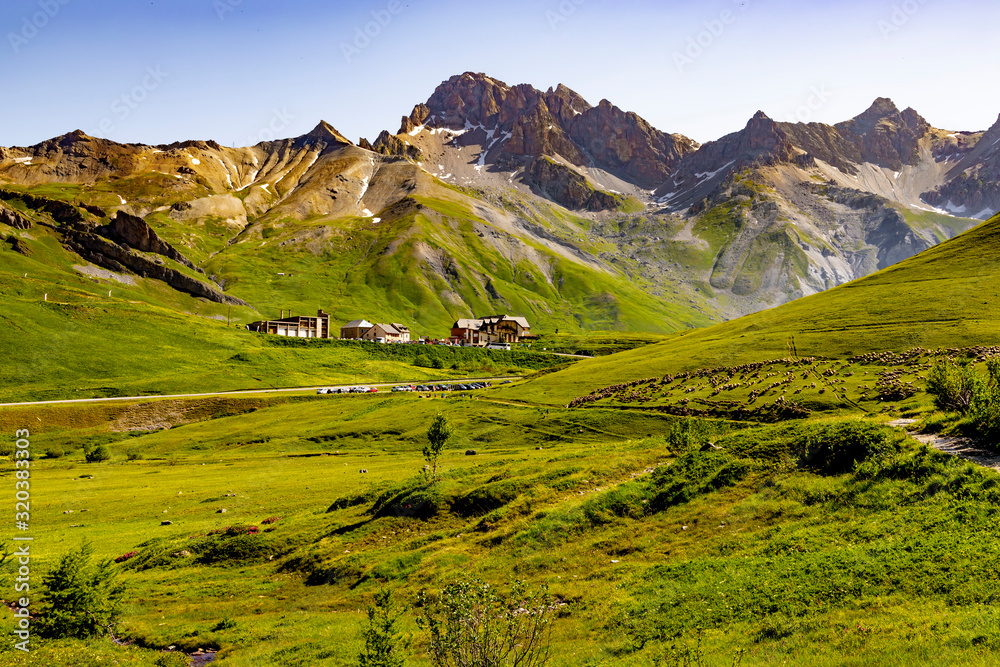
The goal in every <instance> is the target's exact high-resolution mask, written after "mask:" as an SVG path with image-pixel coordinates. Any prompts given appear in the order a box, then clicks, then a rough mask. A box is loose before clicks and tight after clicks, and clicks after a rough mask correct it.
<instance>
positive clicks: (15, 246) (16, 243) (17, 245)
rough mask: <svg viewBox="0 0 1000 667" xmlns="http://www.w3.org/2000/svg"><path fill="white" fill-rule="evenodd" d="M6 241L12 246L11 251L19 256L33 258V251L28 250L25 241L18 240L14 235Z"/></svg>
mask: <svg viewBox="0 0 1000 667" xmlns="http://www.w3.org/2000/svg"><path fill="white" fill-rule="evenodd" d="M4 240H5V241H6V243H7V245H9V246H10V249H11V250H13V251H14V252H16V253H17V254H19V255H24V256H25V257H30V256H31V249H30V248H28V246H27V245H26V244H25V243H24V242H23V241H21V239H19V238H17V237H16V236H14V235H13V234H11V235H10V236H8V237H7V238H6V239H4Z"/></svg>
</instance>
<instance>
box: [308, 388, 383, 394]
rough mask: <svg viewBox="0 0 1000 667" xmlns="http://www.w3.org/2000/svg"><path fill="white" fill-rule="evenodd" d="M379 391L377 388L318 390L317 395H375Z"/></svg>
mask: <svg viewBox="0 0 1000 667" xmlns="http://www.w3.org/2000/svg"><path fill="white" fill-rule="evenodd" d="M377 392H378V389H377V388H375V387H340V388H337V389H325V388H323V389H317V390H316V393H317V394H374V393H377Z"/></svg>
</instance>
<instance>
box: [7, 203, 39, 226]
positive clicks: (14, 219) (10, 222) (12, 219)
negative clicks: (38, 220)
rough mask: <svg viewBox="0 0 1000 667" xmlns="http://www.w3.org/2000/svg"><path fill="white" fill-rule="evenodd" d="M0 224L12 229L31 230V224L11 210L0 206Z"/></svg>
mask: <svg viewBox="0 0 1000 667" xmlns="http://www.w3.org/2000/svg"><path fill="white" fill-rule="evenodd" d="M0 223H3V224H5V225H7V226H8V227H13V228H14V229H31V228H32V226H33V225H32V222H31V220H28V219H27V218H26V217H24V216H23V215H21V214H20V213H19V212H18V211H15V210H14V209H12V208H7V207H6V206H4V205H3V204H0Z"/></svg>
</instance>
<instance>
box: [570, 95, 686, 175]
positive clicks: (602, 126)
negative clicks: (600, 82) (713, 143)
mask: <svg viewBox="0 0 1000 667" xmlns="http://www.w3.org/2000/svg"><path fill="white" fill-rule="evenodd" d="M570 137H571V138H572V139H573V140H574V141H575V142H576V143H577V144H578V145H581V146H583V147H584V148H586V149H587V152H588V153H589V155H590V157H591V158H592V160H593V161H594V163H595V164H596V165H599V166H601V167H602V168H604V169H606V170H608V171H610V172H612V173H614V174H619V175H623V176H624V177H626V180H629V181H631V182H633V183H635V184H637V185H639V186H640V187H643V188H646V189H652V188H655V187H657V186H659V185H660V184H661V183H663V182H664V181H665V180H667V177H668V176H669V175H670V174H671V173H673V171H674V170H675V169H676V168H677V165H678V164H679V163H680V161H681V159H682V158H683V157H684V156H685V155H687V154H689V153H692V152H693V151H694V150H695V149H696V148H697V147H698V144H697V143H696V142H695V141H693V140H691V139H688V138H687V137H685V136H683V135H680V134H666V133H664V132H660V131H659V130H657V129H656V128H654V127H653V126H652V125H650V124H649V123H647V122H646V121H645V120H643V119H642V118H641V117H639V116H638V115H636V114H634V113H632V112H625V111H622V110H621V109H619V108H618V107H616V106H614V105H613V104H611V103H610V102H608V101H607V100H601V103H600V104H598V105H597V106H596V107H592V108H590V109H587V110H586V111H583V112H581V113H580V114H579V115H577V116H576V117H575V118H574V119H573V121H572V125H571V129H570Z"/></svg>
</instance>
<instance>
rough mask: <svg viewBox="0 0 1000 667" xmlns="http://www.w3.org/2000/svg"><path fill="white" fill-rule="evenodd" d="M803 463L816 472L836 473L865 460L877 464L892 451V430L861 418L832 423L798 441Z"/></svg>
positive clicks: (849, 468) (849, 470)
mask: <svg viewBox="0 0 1000 667" xmlns="http://www.w3.org/2000/svg"><path fill="white" fill-rule="evenodd" d="M801 447H802V460H803V462H804V463H805V464H806V465H807V466H808V467H810V468H812V469H813V470H815V471H816V472H821V473H825V474H832V475H838V474H842V473H846V472H851V471H852V470H854V468H855V467H856V466H857V465H858V464H860V463H862V462H865V461H870V462H872V464H873V465H876V466H878V465H880V464H881V462H883V461H885V460H886V459H887V458H888V457H889V456H890V455H891V454H894V453H895V452H896V441H895V437H894V433H893V432H892V431H891V430H890V429H887V428H886V427H883V426H879V425H878V424H873V423H872V422H865V421H849V422H844V423H840V424H835V425H832V426H830V427H828V428H826V429H824V430H823V431H821V432H820V433H818V434H815V435H811V436H809V437H808V438H806V439H805V441H803V442H802V443H801Z"/></svg>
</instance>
